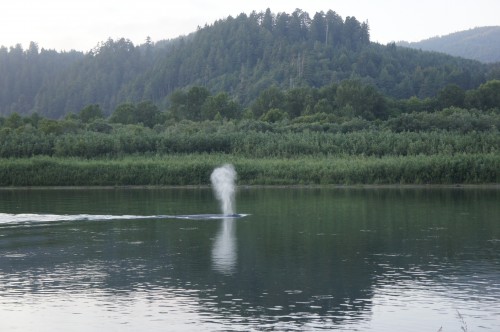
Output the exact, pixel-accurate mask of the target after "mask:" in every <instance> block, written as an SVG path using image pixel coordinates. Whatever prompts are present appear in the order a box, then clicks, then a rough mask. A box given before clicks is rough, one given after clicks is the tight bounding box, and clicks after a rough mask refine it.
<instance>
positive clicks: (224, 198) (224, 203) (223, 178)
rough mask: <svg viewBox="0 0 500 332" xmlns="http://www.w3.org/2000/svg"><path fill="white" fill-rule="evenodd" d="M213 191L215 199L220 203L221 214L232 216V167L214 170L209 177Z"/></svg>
mask: <svg viewBox="0 0 500 332" xmlns="http://www.w3.org/2000/svg"><path fill="white" fill-rule="evenodd" d="M210 180H211V181H212V185H213V189H214V192H215V195H216V196H217V199H218V200H219V201H220V203H221V209H222V213H223V214H225V215H230V214H234V193H235V189H234V181H235V180H236V171H235V170H234V167H233V165H230V164H226V165H224V166H222V167H218V168H216V169H214V171H213V172H212V175H210Z"/></svg>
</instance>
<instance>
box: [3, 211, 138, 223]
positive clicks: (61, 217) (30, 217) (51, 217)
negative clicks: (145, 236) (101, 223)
mask: <svg viewBox="0 0 500 332" xmlns="http://www.w3.org/2000/svg"><path fill="white" fill-rule="evenodd" d="M140 218H144V216H134V215H116V216H114V215H98V214H73V215H70V214H36V213H20V214H11V213H0V224H9V223H31V222H51V221H81V220H120V219H122V220H123V219H140Z"/></svg>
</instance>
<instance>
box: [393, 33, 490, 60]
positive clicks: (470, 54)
mask: <svg viewBox="0 0 500 332" xmlns="http://www.w3.org/2000/svg"><path fill="white" fill-rule="evenodd" d="M398 45H400V46H406V47H411V48H415V49H421V50H426V51H436V52H442V53H446V54H450V55H453V56H459V57H463V58H466V59H473V60H478V61H481V62H484V63H493V62H500V26H488V27H479V28H474V29H470V30H465V31H459V32H455V33H452V34H449V35H446V36H439V37H433V38H429V39H425V40H422V41H419V42H414V43H408V42H399V43H398Z"/></svg>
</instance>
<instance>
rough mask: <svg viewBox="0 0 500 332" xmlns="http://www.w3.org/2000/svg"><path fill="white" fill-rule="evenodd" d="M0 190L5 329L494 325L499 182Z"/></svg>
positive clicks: (0, 295) (499, 302)
mask: <svg viewBox="0 0 500 332" xmlns="http://www.w3.org/2000/svg"><path fill="white" fill-rule="evenodd" d="M236 212H238V213H245V214H248V216H245V217H242V218H238V219H220V218H211V219H206V218H200V219H196V218H194V219H195V220H193V219H190V218H184V219H176V218H174V216H179V215H196V214H214V213H215V214H217V213H220V209H219V206H218V203H217V201H216V199H215V198H214V195H213V193H212V191H211V190H210V189H209V188H206V189H95V190H93V189H87V190H84V189H52V190H43V189H32V190H28V189H3V190H0V331H268V330H269V331H270V330H273V331H280V330H282V331H290V330H297V331H315V330H342V331H438V330H439V329H440V328H442V331H462V328H465V329H466V330H467V331H500V190H498V189H494V188H493V189H477V188H476V189H473V188H323V189H318V188H316V189H314V188H300V189H299V188H239V189H238V191H237V195H236Z"/></svg>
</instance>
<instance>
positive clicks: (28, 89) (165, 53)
mask: <svg viewBox="0 0 500 332" xmlns="http://www.w3.org/2000/svg"><path fill="white" fill-rule="evenodd" d="M493 78H500V73H499V71H498V70H497V69H495V67H494V66H492V65H483V64H480V63H478V62H475V61H470V60H464V59H460V58H453V57H451V56H445V55H442V54H437V53H429V52H422V51H417V50H411V49H407V48H401V47H397V46H396V45H394V44H390V45H387V46H383V45H379V44H375V43H371V42H370V39H369V26H368V24H367V23H361V22H359V21H357V20H356V18H354V17H349V16H348V17H346V18H345V19H344V18H342V17H341V16H339V15H338V14H337V13H335V12H334V11H331V10H329V11H327V12H326V13H325V12H319V13H316V14H314V15H313V16H310V15H309V14H308V13H307V12H303V11H301V10H299V9H297V10H296V11H294V12H293V13H292V14H287V13H278V14H274V13H272V12H271V11H270V10H266V11H265V12H260V13H256V12H253V13H252V14H250V15H246V14H240V15H239V16H237V17H228V18H226V19H223V20H219V21H217V22H215V23H213V24H211V25H206V26H205V27H203V28H199V29H198V31H196V32H194V33H192V34H190V35H188V36H184V37H179V38H177V39H175V40H170V41H161V42H157V43H152V42H151V41H150V40H149V39H148V40H147V41H146V43H144V44H142V45H138V46H137V45H134V44H133V43H132V42H130V41H129V40H126V39H119V40H112V39H109V40H108V41H106V42H104V43H101V44H99V45H98V46H97V47H96V48H95V49H93V50H91V51H89V52H87V53H85V54H83V53H79V52H69V53H58V52H55V51H47V50H43V49H42V50H41V51H40V50H39V49H38V46H37V45H36V44H35V43H32V45H31V46H30V47H29V49H28V50H23V49H22V48H21V47H20V45H18V46H16V47H11V48H10V49H7V48H6V47H2V48H1V49H0V114H3V115H4V116H7V115H9V114H11V113H13V112H17V113H19V114H22V115H26V114H30V113H33V112H36V113H38V114H40V115H42V116H44V117H49V118H53V119H59V118H63V117H64V116H65V115H67V114H69V113H74V112H77V111H78V110H80V109H82V108H83V107H85V106H87V105H94V104H98V105H100V107H101V109H102V112H103V113H104V114H105V115H109V114H111V113H112V112H114V110H115V109H116V108H117V107H118V106H119V105H121V104H125V103H129V104H137V103H139V102H141V101H144V100H148V101H151V102H152V103H154V104H155V105H157V106H158V107H160V108H165V107H167V106H169V103H170V101H175V100H176V99H175V98H173V96H172V95H173V94H174V93H175V92H176V91H179V90H187V89H189V88H191V87H194V86H199V87H203V88H204V89H206V90H208V91H209V92H210V94H213V95H216V96H217V95H218V94H219V93H220V94H221V95H219V96H218V97H217V98H215V96H214V98H213V100H212V101H211V102H212V105H220V104H222V107H223V108H224V110H223V111H222V112H221V114H220V115H221V116H222V117H225V116H228V114H231V113H233V112H234V111H235V105H234V104H231V102H230V101H233V100H234V101H236V102H237V103H238V104H239V105H240V107H242V108H247V107H249V106H250V105H251V104H252V103H253V102H254V101H255V99H257V98H258V97H259V96H261V95H262V94H263V92H264V91H267V90H269V89H270V88H272V87H276V88H278V89H279V90H281V91H283V93H290V94H293V93H294V91H295V89H303V88H308V89H321V88H323V87H328V86H330V85H332V84H337V85H338V84H341V82H343V81H344V80H346V79H350V80H355V81H359V82H361V83H362V84H363V86H370V87H373V88H375V89H376V90H377V91H379V92H380V94H382V95H384V96H386V97H391V98H396V99H402V98H403V99H406V98H410V97H412V96H415V97H417V98H421V99H424V98H427V97H435V96H436V95H437V93H438V91H440V90H441V89H443V88H445V87H446V86H448V85H450V84H454V85H456V86H458V87H459V88H460V89H463V90H469V89H474V88H477V87H478V86H479V85H480V84H482V83H485V82H486V81H487V80H488V79H493ZM345 88H347V89H350V87H345ZM354 88H356V87H354ZM347 91H349V90H347ZM366 93H367V94H370V93H371V91H369V90H367V91H366ZM177 97H180V98H181V99H182V96H177ZM339 97H340V96H339ZM347 98H349V96H347ZM227 99H229V101H228V100H227ZM339 100H341V98H339ZM344 100H346V99H344ZM205 111H206V112H205V115H203V116H202V117H204V118H212V117H213V116H215V115H217V113H215V114H214V113H210V110H205ZM362 112H364V111H362ZM371 112H376V110H372V111H371ZM226 113H228V114H226ZM274 113H277V112H276V111H274ZM276 116H278V117H279V114H274V115H273V114H270V117H274V118H276Z"/></svg>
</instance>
